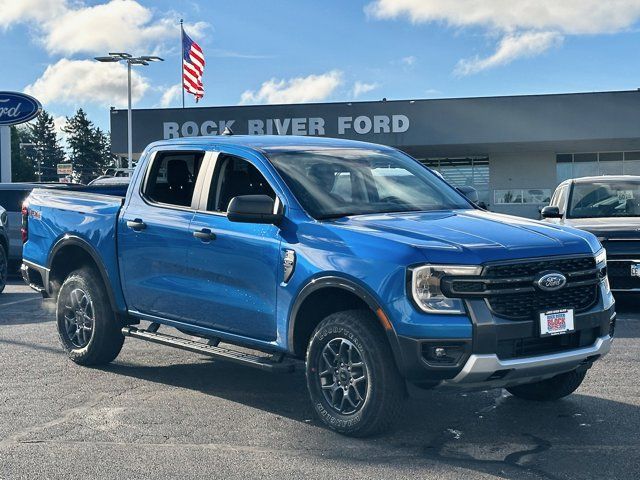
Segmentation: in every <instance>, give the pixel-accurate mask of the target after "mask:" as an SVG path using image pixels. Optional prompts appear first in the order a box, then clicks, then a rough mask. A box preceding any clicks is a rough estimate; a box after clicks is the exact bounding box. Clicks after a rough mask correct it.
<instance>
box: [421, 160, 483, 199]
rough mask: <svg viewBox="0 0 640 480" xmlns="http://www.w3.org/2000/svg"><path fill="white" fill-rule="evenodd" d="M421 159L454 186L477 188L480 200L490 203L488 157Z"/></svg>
mask: <svg viewBox="0 0 640 480" xmlns="http://www.w3.org/2000/svg"><path fill="white" fill-rule="evenodd" d="M420 161H421V162H422V163H423V164H424V165H426V166H427V167H429V168H432V169H433V170H436V171H438V172H440V174H441V175H442V176H443V177H444V179H445V180H446V181H447V182H449V183H450V184H451V185H453V186H456V187H463V186H469V187H473V188H475V189H476V190H477V191H478V198H479V199H480V201H481V202H484V203H485V204H489V201H490V192H489V158H488V157H463V158H428V159H422V160H420Z"/></svg>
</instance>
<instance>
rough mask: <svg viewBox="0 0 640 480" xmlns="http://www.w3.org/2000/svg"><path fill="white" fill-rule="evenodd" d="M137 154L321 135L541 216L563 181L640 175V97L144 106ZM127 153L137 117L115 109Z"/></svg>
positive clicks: (114, 121)
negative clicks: (264, 137) (162, 146)
mask: <svg viewBox="0 0 640 480" xmlns="http://www.w3.org/2000/svg"><path fill="white" fill-rule="evenodd" d="M132 125H133V152H134V158H137V157H138V156H139V154H140V153H141V152H142V150H143V149H144V147H145V146H146V145H147V144H148V143H150V142H153V141H156V140H160V139H168V138H177V137H186V136H197V135H217V134H220V133H221V132H222V131H224V129H225V128H226V127H229V128H230V129H231V130H232V131H233V132H234V133H235V134H237V135H240V134H251V135H259V134H279V135H319V136H327V137H336V138H347V139H353V140H362V141H367V142H374V143H380V144H384V145H390V146H393V147H396V148H399V149H401V150H403V151H405V152H407V153H409V154H411V155H413V156H414V157H415V158H417V159H419V160H420V161H421V162H423V163H424V164H425V165H428V166H429V167H431V168H433V169H436V170H438V171H439V172H441V173H442V175H443V176H444V177H445V178H446V179H447V180H448V181H450V182H451V183H452V184H454V185H457V186H459V185H469V186H473V187H475V188H476V189H477V190H478V192H479V195H480V199H481V200H482V201H484V202H485V203H486V204H487V205H488V206H489V208H490V210H492V211H498V212H506V213H511V214H515V215H521V216H526V217H532V218H536V217H537V216H538V209H539V208H540V207H541V206H542V205H545V204H546V203H547V202H548V200H549V197H550V196H551V194H552V193H553V190H554V188H555V187H556V186H557V185H558V183H560V182H561V181H562V180H565V179H567V178H572V177H582V176H587V175H607V174H631V175H640V91H636V90H633V91H618V92H596V93H576V94H558V95H523V96H509V97H482V98H455V99H433V100H394V101H386V100H382V101H377V102H343V103H307V104H292V105H257V106H230V107H196V108H184V109H182V108H171V109H140V110H134V111H133V122H132ZM111 134H112V142H113V143H112V145H113V146H112V148H113V151H114V153H116V154H118V155H121V156H126V152H127V111H126V110H116V109H112V110H111Z"/></svg>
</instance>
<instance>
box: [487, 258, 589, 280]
mask: <svg viewBox="0 0 640 480" xmlns="http://www.w3.org/2000/svg"><path fill="white" fill-rule="evenodd" d="M595 266H596V260H595V258H593V257H576V258H560V259H555V260H538V261H534V262H523V263H509V264H506V265H490V266H488V267H486V268H485V272H484V275H486V276H487V277H496V278H510V277H528V276H531V275H536V274H538V273H540V272H543V271H545V270H557V271H558V272H561V273H564V274H566V273H570V272H579V271H581V270H590V269H593V268H595Z"/></svg>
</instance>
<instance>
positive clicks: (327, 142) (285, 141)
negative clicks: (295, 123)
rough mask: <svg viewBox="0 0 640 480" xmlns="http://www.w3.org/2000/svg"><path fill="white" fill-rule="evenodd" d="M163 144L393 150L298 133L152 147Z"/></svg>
mask: <svg viewBox="0 0 640 480" xmlns="http://www.w3.org/2000/svg"><path fill="white" fill-rule="evenodd" d="M161 145H203V146H214V145H234V146H239V147H246V148H249V149H253V150H260V151H265V152H266V151H269V152H273V151H286V150H309V149H315V148H318V149H322V148H365V149H369V150H391V148H390V147H386V146H384V145H378V144H376V143H368V142H359V141H357V140H343V139H339V138H329V137H308V136H296V135H209V136H198V137H181V138H175V139H170V140H159V141H157V142H153V143H152V144H151V145H149V146H150V147H154V146H161Z"/></svg>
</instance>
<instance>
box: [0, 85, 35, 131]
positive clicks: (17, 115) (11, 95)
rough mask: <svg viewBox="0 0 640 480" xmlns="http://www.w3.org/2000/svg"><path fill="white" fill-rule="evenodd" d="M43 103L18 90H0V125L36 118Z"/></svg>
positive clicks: (15, 123) (14, 123)
mask: <svg viewBox="0 0 640 480" xmlns="http://www.w3.org/2000/svg"><path fill="white" fill-rule="evenodd" d="M41 109H42V105H40V102H39V101H38V100H36V99H35V98H33V97H31V96H29V95H25V94H24V93H17V92H0V125H17V124H19V123H24V122H28V121H29V120H31V119H32V118H35V117H36V116H37V115H38V113H40V110H41Z"/></svg>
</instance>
